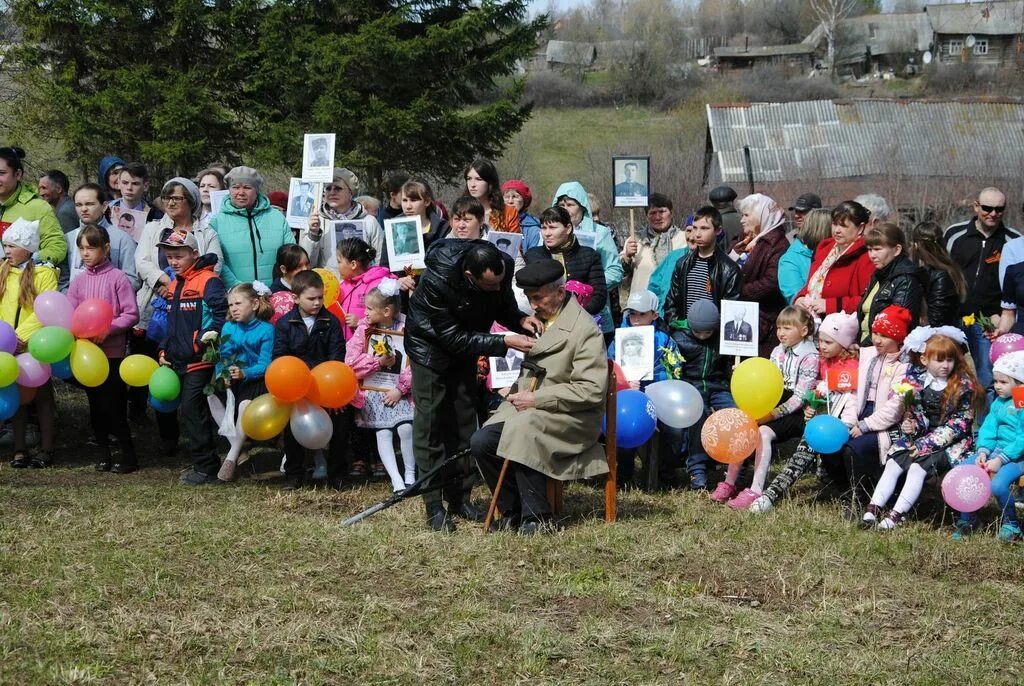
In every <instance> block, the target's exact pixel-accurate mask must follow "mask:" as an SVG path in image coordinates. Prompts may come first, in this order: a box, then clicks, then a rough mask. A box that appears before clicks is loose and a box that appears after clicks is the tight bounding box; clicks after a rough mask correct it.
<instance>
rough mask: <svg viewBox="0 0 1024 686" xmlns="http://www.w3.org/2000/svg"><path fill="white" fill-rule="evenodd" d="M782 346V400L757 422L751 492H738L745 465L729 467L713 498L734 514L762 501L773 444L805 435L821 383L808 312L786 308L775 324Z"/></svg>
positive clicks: (778, 353)
mask: <svg viewBox="0 0 1024 686" xmlns="http://www.w3.org/2000/svg"><path fill="white" fill-rule="evenodd" d="M775 331H776V334H777V335H778V338H779V345H777V346H776V347H775V349H774V350H773V351H772V354H771V361H772V362H773V363H774V364H775V366H776V367H778V368H779V371H781V372H782V387H783V391H782V398H781V400H780V401H779V404H778V405H777V406H776V407H775V408H774V409H773V410H772V411H771V412H769V413H768V415H767V416H765V417H761V418H759V419H758V420H757V423H758V425H759V428H758V432H759V433H760V438H761V440H760V441H759V442H758V443H757V447H756V448H755V449H754V478H753V480H752V481H751V483H750V487H749V488H745V489H743V490H742V491H740V492H739V493H737V492H736V490H737V489H736V479H737V478H739V475H740V469H741V468H742V467H743V463H742V462H734V463H732V464H730V465H729V469H728V471H727V472H726V476H725V480H724V481H722V482H721V483H719V484H718V487H717V488H715V491H714V492H713V493H712V494H711V499H712V500H714V501H715V502H719V503H725V502H727V503H728V505H729V507H731V508H732V509H734V510H746V509H748V508H749V507H750V506H751V505H752V504H753V503H754V501H755V500H757V499H758V498H760V497H761V494H762V491H763V490H764V482H765V480H766V479H767V478H768V467H769V465H770V464H771V459H772V444H773V443H774V442H775V441H788V440H789V439H791V438H797V437H798V436H800V435H801V434H803V431H804V416H803V409H804V402H805V398H806V396H807V394H808V393H809V392H811V391H812V390H814V387H815V385H816V384H817V382H818V362H819V358H818V348H817V346H815V345H814V341H813V339H812V336H813V334H814V320H813V319H812V318H811V315H810V314H809V313H808V312H807V310H804V309H801V308H797V307H787V308H785V309H784V310H782V312H780V313H779V316H778V317H777V318H776V320H775Z"/></svg>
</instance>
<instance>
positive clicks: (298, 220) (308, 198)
mask: <svg viewBox="0 0 1024 686" xmlns="http://www.w3.org/2000/svg"><path fill="white" fill-rule="evenodd" d="M315 206H316V184H315V183H313V182H312V181H306V180H305V179H298V178H295V177H294V176H293V177H292V179H291V181H289V182H288V213H287V216H286V217H285V219H286V220H287V221H288V226H290V227H291V228H293V229H305V228H306V227H307V226H309V215H310V214H312V212H313V208H314V207H315Z"/></svg>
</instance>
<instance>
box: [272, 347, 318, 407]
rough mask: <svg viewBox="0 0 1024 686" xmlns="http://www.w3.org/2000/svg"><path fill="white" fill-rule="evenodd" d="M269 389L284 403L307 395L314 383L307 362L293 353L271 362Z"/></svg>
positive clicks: (295, 400) (276, 398)
mask: <svg viewBox="0 0 1024 686" xmlns="http://www.w3.org/2000/svg"><path fill="white" fill-rule="evenodd" d="M265 378H266V382H267V390H268V391H270V395H272V396H274V399H275V400H277V401H278V402H282V403H294V402H297V401H299V400H302V399H303V398H305V397H306V393H308V392H309V387H310V386H311V385H312V383H313V376H312V375H311V374H310V373H309V367H307V366H306V363H305V362H303V361H302V360H300V359H299V358H297V357H294V356H292V355H286V356H285V357H279V358H277V359H276V360H274V361H273V362H271V363H270V366H269V367H267V374H266V377H265Z"/></svg>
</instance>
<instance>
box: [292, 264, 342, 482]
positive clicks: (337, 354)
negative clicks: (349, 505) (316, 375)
mask: <svg viewBox="0 0 1024 686" xmlns="http://www.w3.org/2000/svg"><path fill="white" fill-rule="evenodd" d="M292 299H293V300H294V301H295V307H294V308H293V309H292V311H291V312H289V313H288V314H286V315H284V316H283V317H281V318H280V319H278V320H277V324H276V325H275V326H274V359H277V358H278V357H283V356H285V355H293V356H295V357H298V358H299V359H301V360H302V361H303V362H305V363H306V365H307V366H309V368H310V369H312V368H313V367H315V366H317V365H318V364H320V363H321V362H328V361H330V360H335V361H338V362H344V361H345V337H344V335H343V334H342V332H341V322H340V321H338V318H337V317H335V316H334V315H333V314H331V313H330V312H328V311H327V308H326V307H324V282H323V279H321V278H320V275H319V274H317V273H316V272H314V271H308V270H307V271H304V272H299V273H298V274H296V275H295V276H294V277H293V278H292ZM328 413H329V414H330V415H331V421H332V423H333V424H334V433H333V434H332V436H331V443H330V446H328V449H327V475H326V476H327V480H328V481H329V482H330V483H332V484H334V485H336V486H337V485H340V483H341V475H342V474H345V473H347V466H346V465H345V464H343V463H344V461H345V460H344V455H345V449H346V448H347V447H348V438H349V432H350V430H351V425H352V412H351V411H350V409H349V408H348V407H345V408H342V409H340V410H328ZM284 454H285V458H286V459H285V464H284V469H285V478H286V481H285V486H284V488H285V490H294V489H296V488H299V487H301V486H302V483H303V481H304V478H305V475H306V465H305V457H306V452H305V448H303V447H302V446H301V445H299V442H298V441H297V440H295V436H294V435H293V434H292V430H291V428H290V427H288V428H285V430H284ZM317 476H318V475H317V474H316V472H314V478H317Z"/></svg>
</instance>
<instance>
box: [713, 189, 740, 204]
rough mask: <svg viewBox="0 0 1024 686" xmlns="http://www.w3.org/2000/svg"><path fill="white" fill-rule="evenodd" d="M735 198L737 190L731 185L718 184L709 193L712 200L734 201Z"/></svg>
mask: <svg viewBox="0 0 1024 686" xmlns="http://www.w3.org/2000/svg"><path fill="white" fill-rule="evenodd" d="M735 199H736V191H734V190H733V189H732V188H730V187H729V186H718V187H716V188H712V189H711V192H710V193H708V200H710V201H711V202H732V201H733V200H735Z"/></svg>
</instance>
